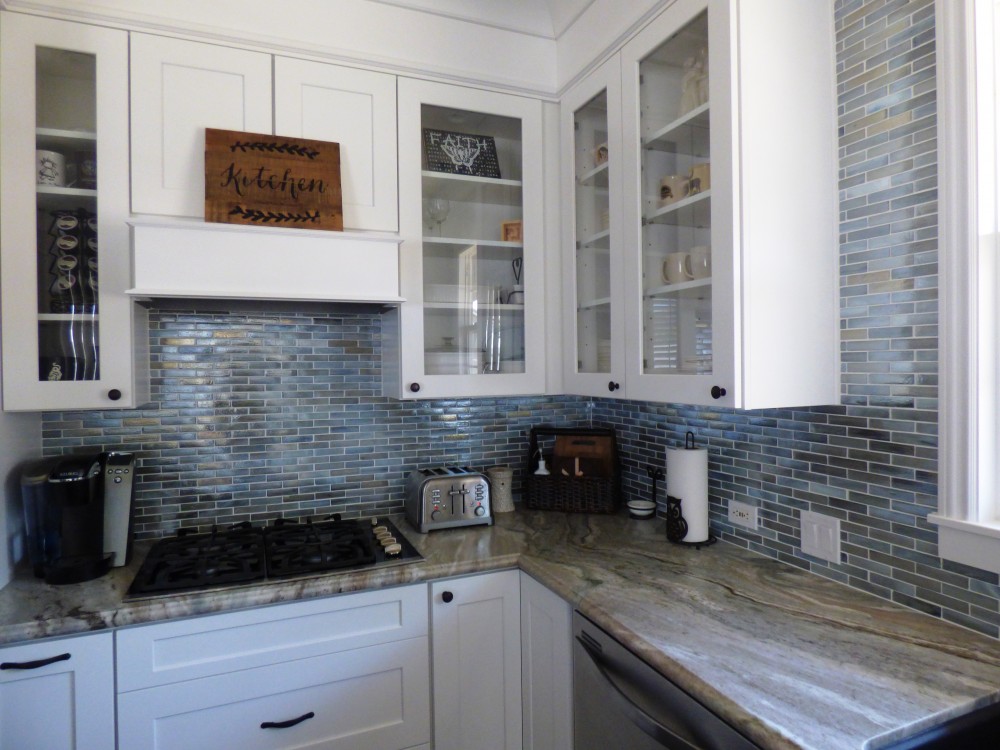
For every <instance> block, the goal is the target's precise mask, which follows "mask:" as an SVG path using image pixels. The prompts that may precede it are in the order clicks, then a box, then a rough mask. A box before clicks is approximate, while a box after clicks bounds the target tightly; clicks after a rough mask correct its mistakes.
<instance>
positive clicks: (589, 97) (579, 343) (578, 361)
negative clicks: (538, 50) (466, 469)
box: [560, 56, 625, 396]
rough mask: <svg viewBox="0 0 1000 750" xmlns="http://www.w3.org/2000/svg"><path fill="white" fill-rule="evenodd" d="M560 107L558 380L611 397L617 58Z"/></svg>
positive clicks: (618, 207)
mask: <svg viewBox="0 0 1000 750" xmlns="http://www.w3.org/2000/svg"><path fill="white" fill-rule="evenodd" d="M560 106H561V112H562V116H561V120H562V122H561V130H562V170H563V176H562V184H563V193H562V201H563V205H564V207H565V211H564V212H563V216H564V217H566V218H567V220H565V221H564V222H563V233H564V237H565V239H564V241H563V246H564V248H565V252H564V255H563V272H564V283H565V287H564V292H563V299H564V301H565V305H566V306H565V318H564V321H565V334H566V335H565V336H564V338H563V364H564V367H563V383H564V385H565V388H566V390H567V391H568V392H570V393H576V394H580V395H589V396H601V395H603V396H608V395H615V394H616V392H618V391H620V389H621V384H622V383H623V382H624V380H625V377H624V376H625V372H624V370H625V322H624V315H625V297H624V292H623V286H622V285H623V282H624V270H623V265H622V264H623V245H622V161H623V159H622V127H621V68H620V66H619V61H618V57H617V56H615V57H612V58H611V59H610V60H608V61H607V62H605V63H604V64H603V65H601V67H600V68H598V69H597V70H595V71H594V72H593V73H591V74H590V75H589V76H587V78H586V79H584V80H583V81H581V82H580V83H578V84H577V85H576V86H574V87H573V88H572V89H571V90H570V91H568V92H567V93H566V95H565V96H564V97H563V99H562V102H561V103H560ZM617 395H622V394H621V393H617Z"/></svg>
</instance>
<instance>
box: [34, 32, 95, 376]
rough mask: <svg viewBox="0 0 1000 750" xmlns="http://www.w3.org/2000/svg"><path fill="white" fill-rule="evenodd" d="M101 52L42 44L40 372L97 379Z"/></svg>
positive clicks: (38, 103) (38, 51)
mask: <svg viewBox="0 0 1000 750" xmlns="http://www.w3.org/2000/svg"><path fill="white" fill-rule="evenodd" d="M96 63H97V59H96V56H95V55H93V54H86V53H82V52H75V51H72V50H64V49H56V48H52V47H45V46H38V47H36V48H35V70H36V83H35V86H36V95H35V195H36V209H37V210H36V225H37V234H38V243H37V260H38V267H37V274H36V276H37V292H38V293H37V307H38V309H37V310H36V313H37V314H38V353H37V358H38V378H39V379H40V380H47V381H61V380H98V379H99V378H100V373H101V352H100V346H99V345H98V342H99V328H98V327H99V325H100V322H99V321H100V301H99V297H98V290H99V288H100V283H99V272H100V261H101V255H100V249H99V248H100V244H99V242H100V238H99V236H98V231H97V228H98V215H97V164H98V161H97V91H96V85H95V84H96Z"/></svg>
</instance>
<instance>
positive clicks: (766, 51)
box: [562, 0, 839, 408]
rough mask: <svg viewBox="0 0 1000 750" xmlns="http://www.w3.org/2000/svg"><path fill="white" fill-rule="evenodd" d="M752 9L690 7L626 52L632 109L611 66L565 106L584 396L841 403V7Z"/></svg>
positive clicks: (576, 365) (577, 383)
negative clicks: (836, 13) (837, 14)
mask: <svg viewBox="0 0 1000 750" xmlns="http://www.w3.org/2000/svg"><path fill="white" fill-rule="evenodd" d="M739 5H740V3H739V2H738V1H737V0H678V1H677V2H675V3H673V4H672V5H670V6H669V7H668V8H667V9H666V10H664V11H663V13H661V14H660V16H658V17H657V18H656V19H654V20H653V21H652V22H651V23H650V24H649V25H647V26H646V27H645V28H643V29H642V30H641V31H640V32H639V33H638V34H637V35H636V36H635V37H633V38H632V39H631V40H630V41H629V42H628V43H627V44H626V45H625V46H624V48H623V49H622V50H621V52H620V66H621V77H620V81H621V87H620V100H619V99H618V98H617V97H618V93H617V91H616V86H615V78H614V73H613V72H611V71H609V69H608V68H609V65H611V64H613V63H609V64H606V65H605V66H604V67H603V68H601V69H599V70H597V71H596V72H595V73H594V74H592V76H591V77H590V78H589V79H587V80H585V81H584V82H583V83H581V84H580V85H578V86H577V87H576V88H575V89H574V90H573V91H572V92H570V94H569V95H568V96H567V98H566V99H565V100H564V102H563V133H562V136H563V139H564V143H563V147H564V152H563V153H564V196H565V197H564V203H565V204H566V205H565V207H566V208H567V209H568V210H569V211H568V212H567V214H566V215H571V216H572V217H573V223H572V224H571V225H570V226H569V227H567V228H566V231H564V234H565V235H566V240H565V246H566V250H565V253H564V259H565V260H564V262H566V263H571V264H573V265H572V266H571V268H572V271H570V269H567V271H568V274H567V275H568V276H569V277H571V278H572V283H573V284H574V285H575V286H573V287H572V288H571V289H569V290H568V292H567V298H568V301H567V319H568V320H572V321H574V322H575V332H574V335H572V336H570V337H569V338H570V339H571V341H570V342H567V346H568V347H573V348H572V354H571V355H570V354H568V355H567V356H566V362H565V368H564V369H565V378H566V381H567V383H568V384H569V385H570V389H571V390H572V391H573V392H576V393H584V394H591V395H609V392H611V393H614V394H615V395H619V396H622V395H623V396H625V397H628V398H634V399H643V400H651V401H670V402H679V403H691V404H709V403H713V404H720V405H725V406H734V407H738V408H763V407H778V406H804V405H809V404H827V403H836V402H837V401H838V400H839V391H838V369H839V368H838V359H837V331H838V326H837V223H836V222H837V208H836V189H837V172H836V155H837V152H836V130H835V123H836V108H835V85H834V51H833V46H834V33H833V17H832V14H830V13H817V12H815V8H810V7H807V6H808V4H804V3H800V2H798V0H773V1H772V2H770V3H769V4H768V8H767V12H766V13H763V12H759V11H757V10H755V12H754V13H746V12H745V13H740V12H738V10H739ZM776 29H781V30H783V33H784V36H783V37H782V39H781V40H780V43H776V40H775V33H776V31H775V30H776ZM605 109H606V110H607V112H608V115H607V116H605V115H604V114H603V113H604V111H605ZM616 111H620V112H621V125H620V128H621V129H620V135H619V133H618V132H616V127H617V124H616V122H615V119H614V116H613V115H612V114H611V113H614V112H616ZM605 119H606V121H607V127H608V137H607V162H606V164H607V166H606V167H605V166H604V164H603V163H602V164H598V161H599V160H600V159H603V158H604V154H603V152H601V151H600V150H598V152H597V153H588V150H590V149H591V148H592V146H591V142H592V141H596V140H597V139H599V138H601V137H602V136H601V135H600V133H601V126H602V125H603V122H604V120H605ZM619 139H620V140H619ZM619 144H620V145H619ZM601 145H602V143H597V145H596V147H597V148H598V149H600V146H601ZM570 146H572V150H571V151H569V150H568V149H569V148H570ZM616 149H618V152H617V154H616ZM618 169H620V172H618V174H620V175H621V182H620V183H619V182H618V180H617V178H616V176H615V175H616V172H615V170H618ZM604 174H606V175H607V179H608V180H609V183H608V187H607V188H605V187H604V185H603V184H601V183H598V182H597V180H603V179H605V178H604V177H603V176H602V175H604ZM595 183H596V184H595ZM619 184H620V185H621V197H620V203H619V196H618V192H617V188H618V186H619ZM566 191H568V192H566ZM605 202H606V203H607V206H608V207H607V209H605V208H604V205H605ZM605 210H607V212H608V214H607V219H606V220H605V218H604V214H603V211H605ZM570 212H571V213H570ZM595 222H596V223H595ZM619 227H620V230H619ZM619 232H620V235H619ZM605 247H607V248H608V249H607V250H606V251H605V250H604V248H605ZM602 252H608V253H610V264H609V265H610V269H611V270H610V273H608V272H607V271H606V270H605V269H606V268H607V266H606V265H605V263H607V261H604V260H603V256H602V255H601V253H602ZM616 267H621V268H622V269H623V273H622V274H621V276H620V277H619V278H616V274H615V269H616ZM618 304H621V307H619V306H618ZM617 311H622V312H621V315H622V317H623V318H624V331H625V335H624V342H625V343H624V353H623V354H622V353H621V352H622V347H621V346H618V345H617V338H618V337H617V331H618V330H619V329H618V326H619V325H621V324H620V323H618V322H617V317H616V312H617ZM620 370H621V371H623V373H622V375H621V377H619V374H618V373H619V371H620Z"/></svg>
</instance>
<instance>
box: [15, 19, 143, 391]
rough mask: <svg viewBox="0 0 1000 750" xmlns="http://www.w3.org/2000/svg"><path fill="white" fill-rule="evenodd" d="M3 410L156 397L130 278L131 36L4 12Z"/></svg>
mask: <svg viewBox="0 0 1000 750" xmlns="http://www.w3.org/2000/svg"><path fill="white" fill-rule="evenodd" d="M0 42H2V43H0V54H2V59H0V121H2V122H3V128H2V133H0V162H2V164H3V174H2V192H3V202H2V204H0V254H2V255H0V270H2V273H0V289H2V316H3V317H2V320H3V408H4V409H6V410H43V409H67V408H84V409H86V408H110V407H129V406H136V405H139V404H141V403H143V402H144V401H145V400H147V398H148V393H149V381H148V372H147V370H148V358H147V356H146V352H147V351H148V349H147V347H146V346H145V345H144V343H143V342H144V341H145V337H146V323H145V317H144V311H142V310H141V309H139V308H136V307H135V305H133V303H132V302H131V301H130V300H129V299H128V298H127V297H126V296H125V293H124V292H125V289H126V288H127V287H128V286H129V282H130V272H129V236H128V228H127V226H126V223H125V221H126V219H127V217H128V153H127V149H126V148H125V146H124V144H126V143H128V35H127V34H126V33H125V32H124V31H117V30H112V29H101V28H98V27H95V26H87V25H82V24H74V23H67V22H63V21H54V20H49V19H42V18H35V17H32V16H23V15H18V14H12V13H4V14H2V16H0Z"/></svg>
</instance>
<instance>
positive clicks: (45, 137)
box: [35, 128, 97, 150]
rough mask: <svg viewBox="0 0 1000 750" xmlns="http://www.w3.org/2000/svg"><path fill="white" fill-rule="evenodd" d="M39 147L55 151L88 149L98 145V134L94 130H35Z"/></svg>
mask: <svg viewBox="0 0 1000 750" xmlns="http://www.w3.org/2000/svg"><path fill="white" fill-rule="evenodd" d="M35 139H36V141H37V142H38V146H39V147H45V148H51V149H54V150H59V149H66V148H87V147H93V146H94V145H95V144H96V143H97V133H95V132H94V131H92V130H63V129H61V128H35Z"/></svg>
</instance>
